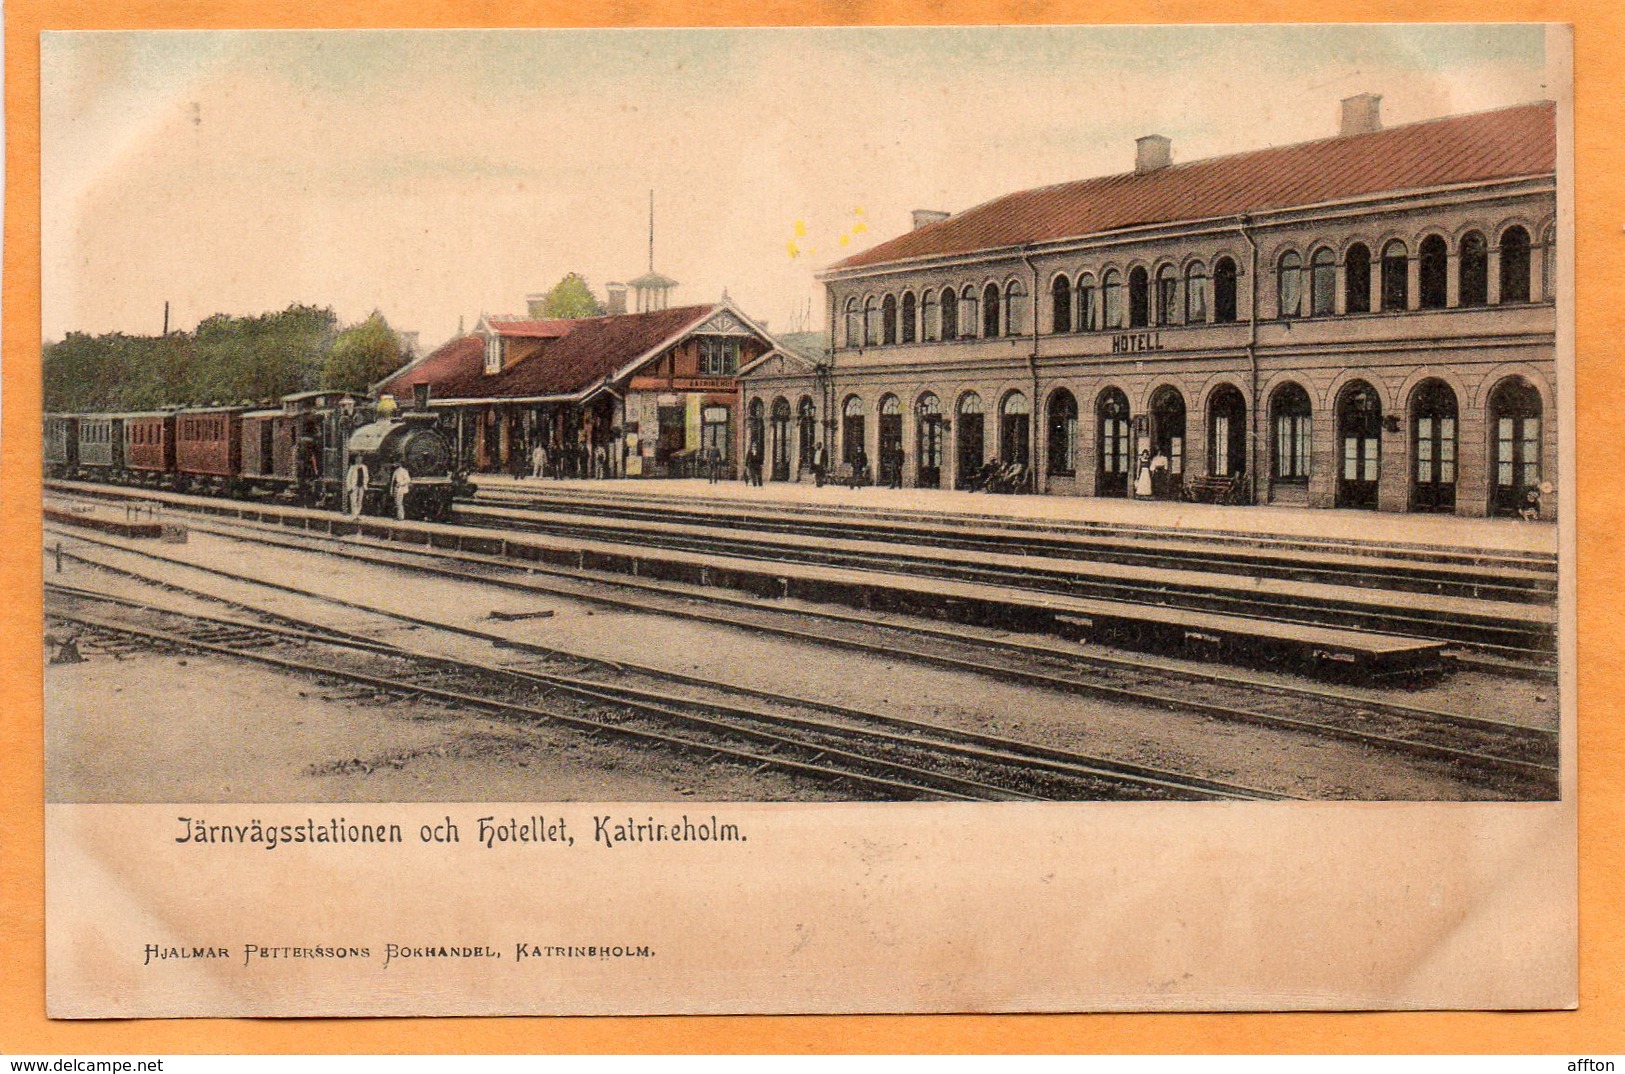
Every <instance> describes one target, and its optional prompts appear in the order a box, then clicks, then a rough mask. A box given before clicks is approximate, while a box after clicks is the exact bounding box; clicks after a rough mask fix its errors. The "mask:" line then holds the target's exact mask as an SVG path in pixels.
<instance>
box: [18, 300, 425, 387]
mask: <svg viewBox="0 0 1625 1074" xmlns="http://www.w3.org/2000/svg"><path fill="white" fill-rule="evenodd" d="M402 361H403V357H402V354H401V348H400V344H399V341H398V340H397V338H396V336H395V333H394V331H393V330H391V329H390V327H389V324H388V323H387V322H386V321H385V320H384V317H383V315H382V314H380V313H377V312H374V313H373V314H372V316H370V317H368V318H367V319H366V320H365V321H362V322H361V323H360V324H355V325H351V326H349V327H346V328H340V327H339V323H338V318H337V316H336V315H335V314H334V313H333V311H332V310H331V309H326V308H317V307H314V306H301V305H294V306H289V307H288V308H287V309H285V310H282V311H281V312H279V313H264V314H260V315H259V316H257V317H233V316H230V315H229V314H224V313H220V314H216V315H214V316H213V317H210V318H208V319H207V320H205V321H203V322H202V323H201V324H199V325H198V326H197V330H196V331H195V332H190V333H188V332H171V333H169V334H168V335H167V336H127V335H124V334H123V333H120V332H114V333H110V334H108V335H102V336H90V335H86V334H84V333H82V332H71V333H69V334H68V337H67V338H66V339H64V340H62V341H61V342H59V343H50V344H47V345H46V346H45V349H44V364H45V368H44V388H45V409H46V410H48V411H98V410H147V409H153V408H157V407H161V406H166V405H170V404H175V403H181V404H193V405H196V404H208V403H238V402H247V401H260V400H263V401H270V400H275V399H277V398H279V397H281V396H283V395H288V394H290V393H292V392H300V391H308V390H310V389H313V388H335V389H340V390H344V391H365V390H366V389H367V387H368V386H369V385H371V384H373V383H376V382H377V381H379V380H381V379H383V377H385V376H386V375H388V374H389V373H390V372H392V371H394V370H395V369H397V368H398V367H399V366H400V365H401V363H402Z"/></svg>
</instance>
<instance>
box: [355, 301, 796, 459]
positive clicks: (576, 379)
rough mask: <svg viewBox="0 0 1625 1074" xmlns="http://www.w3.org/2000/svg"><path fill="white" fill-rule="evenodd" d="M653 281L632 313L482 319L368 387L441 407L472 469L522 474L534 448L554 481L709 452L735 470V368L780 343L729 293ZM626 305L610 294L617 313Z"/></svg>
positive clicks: (737, 433) (737, 444)
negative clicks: (670, 300)
mask: <svg viewBox="0 0 1625 1074" xmlns="http://www.w3.org/2000/svg"><path fill="white" fill-rule="evenodd" d="M633 282H634V284H637V283H638V282H639V281H633ZM657 282H658V286H651V287H650V288H648V289H647V290H648V291H650V292H651V293H650V294H648V295H645V294H644V293H643V292H644V291H645V288H643V287H639V288H638V290H639V303H638V304H639V311H638V312H632V313H627V312H619V311H618V312H612V313H611V314H610V315H608V316H603V317H586V318H580V319H541V318H538V317H534V316H531V317H524V318H518V317H491V316H482V317H481V318H480V320H479V323H478V324H477V325H476V326H475V328H474V331H473V332H472V333H469V334H467V335H463V336H459V337H458V338H456V339H453V340H451V341H450V342H448V343H446V344H444V345H443V346H441V347H440V348H438V349H437V350H435V351H434V352H433V353H431V354H429V355H427V356H426V357H424V358H422V359H419V360H417V361H414V362H411V363H409V364H407V365H406V366H403V367H402V368H401V369H399V370H397V371H395V372H394V373H392V374H390V376H389V377H388V378H386V379H385V380H384V381H383V382H381V383H380V384H379V385H377V386H375V387H376V390H377V391H379V392H380V393H384V394H390V395H393V396H395V398H396V399H397V400H400V401H401V405H416V406H420V407H421V406H428V407H431V408H434V409H436V410H439V411H441V413H442V415H443V419H444V423H445V424H446V426H447V427H448V430H449V431H450V432H451V434H452V435H453V436H454V437H455V439H456V443H457V450H458V453H459V456H460V458H461V459H462V460H463V465H464V466H465V467H466V468H467V469H469V470H470V471H473V472H493V471H495V472H512V473H521V472H524V473H528V472H529V471H530V467H531V449H532V447H533V446H535V445H536V444H541V445H542V446H543V447H544V448H546V450H547V459H548V472H549V473H550V474H551V475H552V476H558V477H622V476H627V477H637V476H643V477H663V476H679V475H691V474H697V473H698V472H699V466H700V460H701V458H702V457H703V456H702V453H703V450H704V449H705V448H711V447H714V448H716V449H717V451H718V453H719V454H720V456H721V457H722V459H723V461H724V465H725V467H726V468H727V470H728V471H729V472H734V471H737V469H738V465H739V460H740V457H741V455H742V452H743V450H744V446H743V445H742V444H741V442H740V440H741V431H740V429H739V423H738V421H737V420H736V418H735V415H736V414H737V413H738V406H739V381H738V372H739V369H740V368H741V366H744V365H746V364H749V363H750V362H753V361H755V360H757V359H758V358H761V357H762V356H764V355H766V354H768V353H769V352H772V351H773V350H774V346H775V345H774V342H773V340H772V339H771V338H770V337H769V336H768V334H767V332H766V331H765V330H764V329H763V328H761V327H760V326H758V325H757V324H756V323H755V322H753V321H752V320H751V319H750V318H749V317H747V316H746V315H745V314H744V313H743V312H742V311H741V310H740V309H739V308H738V307H737V306H736V305H735V304H734V303H733V302H732V300H730V299H729V298H728V297H727V296H726V295H724V296H723V298H722V300H721V301H720V302H717V303H713V304H711V305H696V306H677V307H671V308H667V307H666V306H665V304H664V297H665V293H666V292H668V291H669V289H670V285H671V282H672V281H669V280H666V278H665V277H660V279H659V281H657ZM656 291H658V292H659V293H658V295H656V294H654V293H653V292H656ZM624 307H625V301H624V291H622V292H620V293H615V292H613V291H612V294H611V309H612V310H616V309H617V308H618V309H619V310H624ZM534 312H536V311H534V310H533V311H532V313H534Z"/></svg>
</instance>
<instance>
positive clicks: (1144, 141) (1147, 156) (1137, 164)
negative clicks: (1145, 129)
mask: <svg viewBox="0 0 1625 1074" xmlns="http://www.w3.org/2000/svg"><path fill="white" fill-rule="evenodd" d="M1173 162H1174V143H1173V142H1171V141H1169V140H1168V139H1167V138H1164V137H1163V136H1162V135H1160V134H1148V135H1146V136H1145V137H1144V138H1136V139H1134V172H1135V174H1136V175H1140V174H1143V173H1145V172H1154V171H1156V170H1157V169H1158V168H1166V167H1167V166H1168V165H1170V164H1172V163H1173Z"/></svg>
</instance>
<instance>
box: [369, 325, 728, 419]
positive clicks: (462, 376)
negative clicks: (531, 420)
mask: <svg viewBox="0 0 1625 1074" xmlns="http://www.w3.org/2000/svg"><path fill="white" fill-rule="evenodd" d="M724 308H730V307H728V306H727V305H726V304H723V305H718V306H679V307H677V308H675V309H667V310H656V311H654V312H652V313H626V314H621V315H619V316H615V317H584V318H581V319H579V320H571V321H562V322H546V323H557V324H563V325H568V326H569V327H568V331H565V332H563V333H562V334H560V335H556V336H551V337H544V342H543V343H542V344H541V346H540V348H539V349H538V350H537V351H536V352H535V353H534V354H532V355H531V356H530V357H527V358H526V359H525V360H524V361H521V362H517V363H515V364H513V365H510V366H509V367H508V368H506V369H504V370H503V371H502V372H501V373H497V374H495V375H493V376H487V375H486V374H485V340H484V338H483V337H481V336H479V335H469V336H462V337H460V338H458V339H454V340H452V341H451V342H449V343H447V344H445V345H444V346H442V347H440V348H439V349H438V350H436V351H435V352H434V353H432V354H430V355H429V356H428V357H427V358H425V359H423V360H422V361H421V362H418V363H417V364H416V365H411V366H406V367H403V368H402V369H400V370H397V371H396V372H395V373H393V374H391V376H390V377H389V378H388V380H387V382H386V384H385V385H384V386H383V388H382V390H384V391H393V392H394V393H395V394H396V395H400V396H406V395H410V394H411V391H412V385H413V384H421V383H429V384H432V385H433V386H434V389H433V391H434V398H435V399H493V400H499V399H535V398H544V397H554V398H566V397H572V396H579V395H583V394H585V393H586V392H588V391H591V390H592V389H593V388H595V387H597V386H598V384H599V383H601V382H602V381H604V380H605V379H606V378H611V377H613V376H615V375H616V373H617V371H624V369H623V367H625V366H626V365H627V364H628V363H633V362H637V361H638V360H639V359H640V358H644V357H652V356H653V353H654V352H658V350H659V349H662V348H663V347H664V346H665V345H667V344H669V343H672V342H675V341H676V340H677V338H678V337H680V336H681V335H682V334H683V333H685V332H687V331H689V330H691V329H693V328H695V327H697V326H698V325H699V324H700V323H702V322H703V321H704V320H706V319H707V318H709V317H710V316H712V315H713V314H714V313H716V312H717V311H718V310H719V309H724Z"/></svg>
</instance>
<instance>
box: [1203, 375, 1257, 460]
mask: <svg viewBox="0 0 1625 1074" xmlns="http://www.w3.org/2000/svg"><path fill="white" fill-rule="evenodd" d="M1207 429H1208V439H1207V468H1208V474H1209V475H1210V476H1212V477H1234V476H1236V475H1237V474H1244V473H1246V472H1247V401H1246V400H1245V399H1243V398H1242V397H1241V392H1240V390H1239V389H1237V388H1235V387H1234V386H1232V385H1229V384H1224V385H1221V386H1219V387H1218V388H1215V389H1214V391H1213V395H1212V397H1211V398H1210V399H1209V400H1208V404H1207Z"/></svg>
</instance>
